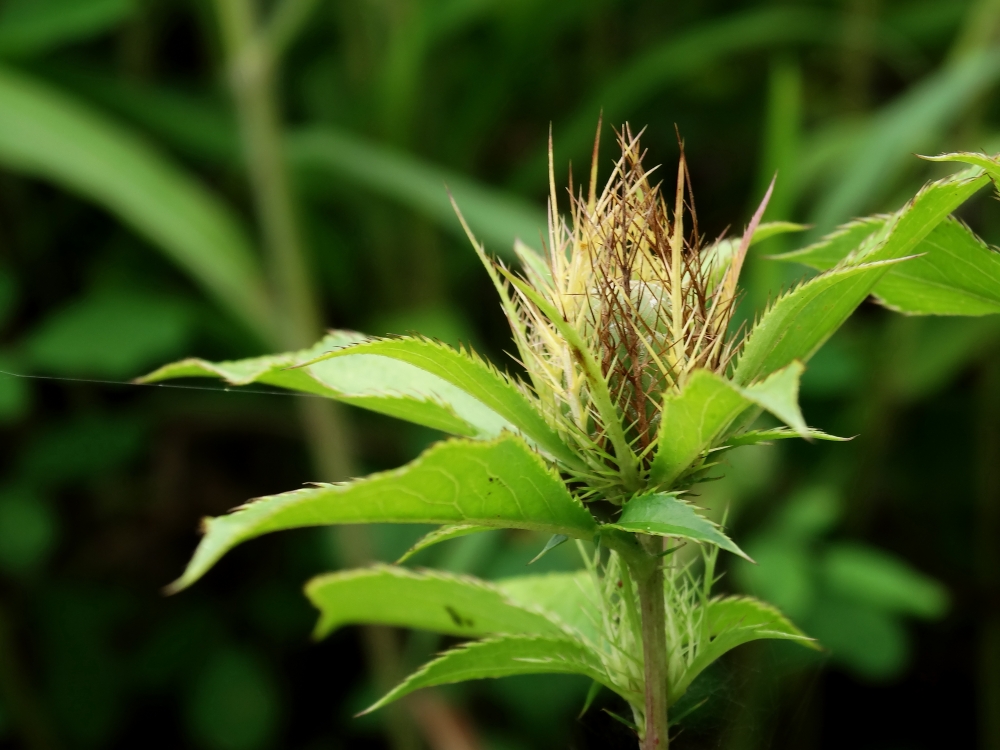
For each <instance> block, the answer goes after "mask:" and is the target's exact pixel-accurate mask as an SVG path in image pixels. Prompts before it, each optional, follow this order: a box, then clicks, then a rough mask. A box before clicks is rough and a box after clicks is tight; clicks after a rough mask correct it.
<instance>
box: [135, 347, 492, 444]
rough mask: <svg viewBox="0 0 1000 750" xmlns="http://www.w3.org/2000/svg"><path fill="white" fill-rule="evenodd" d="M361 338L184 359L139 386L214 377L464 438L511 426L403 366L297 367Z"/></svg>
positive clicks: (365, 358) (380, 361)
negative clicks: (235, 356)
mask: <svg viewBox="0 0 1000 750" xmlns="http://www.w3.org/2000/svg"><path fill="white" fill-rule="evenodd" d="M364 340H365V337H364V336H362V335H361V334H358V333H354V332H352V331H334V332H331V333H330V334H328V335H327V336H325V337H324V338H323V339H322V340H321V341H320V342H319V343H317V344H315V345H314V346H312V347H310V348H309V349H303V350H302V351H298V352H287V353H285V354H274V355H268V356H265V357H253V358H251V359H243V360H238V361H235V362H207V361H205V360H203V359H185V360H181V361H180V362H175V363H173V364H170V365H166V366H164V367H161V368H160V369H159V370H156V371H155V372H153V373H150V374H149V375H147V376H145V377H144V378H140V379H139V382H140V383H157V382H160V381H163V380H169V379H172V378H188V377H217V378H222V379H223V380H225V381H226V382H227V383H229V384H231V385H237V386H243V385H249V384H251V383H262V384H265V385H272V386H277V387H279V388H288V389H290V390H294V391H300V392H303V393H311V394H313V395H317V396H326V397H327V398H332V399H336V400H337V401H342V402H344V403H347V404H351V405H353V406H358V407H360V408H362V409H370V410H371V411H377V412H380V413H382V414H388V415H389V416H392V417H397V418H399V419H405V420H407V421H410V422H415V423H417V424H422V425H425V426H427V427H433V428H434V429H437V430H442V431H443V432H449V433H452V434H454V435H461V436H464V437H496V436H497V435H499V434H500V433H501V432H502V431H503V430H504V429H510V428H511V426H510V424H509V423H508V422H507V421H506V420H504V419H503V418H502V417H500V416H499V415H498V414H496V413H495V412H493V411H492V410H491V409H489V408H487V407H486V406H484V405H483V404H482V402H480V401H478V400H477V399H475V398H473V397H471V396H469V395H467V394H466V393H465V392H464V391H462V390H461V389H459V388H457V387H456V386H454V385H452V384H450V383H448V382H447V381H445V380H442V379H441V378H439V377H437V376H436V375H433V374H431V373H428V372H426V371H424V370H421V369H419V368H417V367H414V366H412V365H409V364H407V363H405V362H401V361H398V360H392V359H389V358H386V357H376V356H374V355H367V354H366V355H360V356H357V357H349V358H342V359H332V360H325V361H322V362H318V363H315V364H312V365H308V366H302V365H303V364H304V363H308V362H312V361H314V360H316V358H317V357H318V356H320V355H322V354H325V353H326V352H329V351H330V350H332V349H337V348H340V347H344V346H348V345H350V344H355V343H357V342H359V341H364Z"/></svg>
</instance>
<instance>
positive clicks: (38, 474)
mask: <svg viewBox="0 0 1000 750" xmlns="http://www.w3.org/2000/svg"><path fill="white" fill-rule="evenodd" d="M144 431H145V428H144V425H143V423H142V422H141V421H140V420H138V419H136V418H134V417H133V416H130V415H111V414H99V413H98V414H87V415H85V416H81V417H79V418H77V419H73V420H69V421H63V422H59V423H56V424H53V425H51V426H49V427H47V428H44V429H42V430H40V431H39V432H38V433H36V434H35V435H34V436H33V437H32V439H31V441H30V442H28V443H27V445H25V446H24V449H23V454H22V456H21V460H20V461H19V467H18V468H19V471H20V473H21V474H22V475H23V476H24V477H25V478H26V479H27V480H29V481H31V482H32V483H34V484H40V485H58V484H61V483H70V482H79V481H81V480H86V479H90V478H93V477H98V476H100V475H101V474H104V473H107V472H110V471H113V470H115V469H117V468H118V467H120V466H122V465H124V464H125V463H127V462H128V461H130V460H132V459H133V458H134V457H135V456H136V455H137V454H138V452H139V451H140V450H141V448H142V444H143V436H144Z"/></svg>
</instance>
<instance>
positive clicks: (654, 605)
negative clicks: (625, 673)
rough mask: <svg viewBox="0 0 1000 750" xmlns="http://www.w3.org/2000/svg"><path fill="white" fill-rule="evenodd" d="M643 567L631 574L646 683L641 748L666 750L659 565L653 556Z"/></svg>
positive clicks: (664, 638)
mask: <svg viewBox="0 0 1000 750" xmlns="http://www.w3.org/2000/svg"><path fill="white" fill-rule="evenodd" d="M644 541H645V540H644ZM650 541H652V540H650ZM656 541H659V540H658V539H657V540H656ZM645 563H646V564H645V565H643V566H642V567H641V568H639V569H636V568H633V571H632V574H633V577H634V578H635V581H636V588H637V589H638V592H639V614H640V616H641V617H642V660H643V667H644V669H643V673H644V678H645V683H646V728H645V735H644V736H643V738H642V745H641V748H642V750H667V747H668V745H669V743H670V737H669V735H668V730H669V727H668V724H667V687H668V686H667V633H666V608H665V607H666V605H665V603H664V598H663V565H662V564H661V561H660V560H659V558H657V557H656V556H655V552H654V554H653V555H650V556H649V558H648V560H646V561H645Z"/></svg>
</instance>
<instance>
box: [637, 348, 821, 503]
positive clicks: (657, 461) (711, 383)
mask: <svg viewBox="0 0 1000 750" xmlns="http://www.w3.org/2000/svg"><path fill="white" fill-rule="evenodd" d="M802 370H803V367H802V365H801V364H800V363H798V362H793V363H792V364H790V365H789V366H787V367H785V368H783V369H781V370H779V371H778V372H775V373H773V374H772V375H771V376H770V377H769V378H767V379H766V380H764V381H763V382H760V383H754V384H753V385H751V386H748V387H747V388H739V387H737V386H736V385H734V384H733V383H731V382H730V381H728V380H726V379H725V378H723V377H722V376H720V375H716V374H715V373H713V372H710V371H708V370H696V371H695V372H694V373H692V375H691V377H690V378H688V381H687V383H685V384H684V387H683V388H682V389H681V390H680V392H679V393H673V394H669V395H668V396H667V397H666V398H665V399H664V403H663V416H662V418H661V420H662V421H661V428H660V431H659V434H658V436H657V446H656V455H655V456H654V457H653V465H652V467H651V468H650V482H652V483H654V484H657V485H660V486H666V487H670V486H672V485H673V483H674V482H675V481H676V480H677V479H678V478H679V477H681V476H683V475H684V474H685V472H686V471H687V470H688V469H689V468H690V467H692V466H693V465H695V463H696V462H697V461H698V459H699V457H701V456H702V455H704V454H705V452H706V451H708V450H709V449H710V448H712V447H713V446H714V445H715V444H716V443H717V441H718V440H719V438H720V437H721V436H722V435H724V434H725V430H726V428H727V427H729V426H730V425H731V424H732V423H733V420H735V419H736V417H738V416H739V415H740V414H742V413H743V412H744V411H745V410H746V409H747V408H748V407H750V406H752V405H754V404H756V405H757V406H760V407H761V408H764V409H767V410H768V411H769V412H771V413H772V414H774V416H776V417H778V419H781V420H782V421H784V422H786V423H788V424H789V425H790V426H791V427H793V428H794V429H795V430H796V432H798V433H799V435H801V436H803V437H807V436H809V435H810V433H809V429H808V428H807V427H806V426H805V420H804V419H803V418H802V414H801V412H800V411H799V407H798V393H799V379H800V377H801V375H802Z"/></svg>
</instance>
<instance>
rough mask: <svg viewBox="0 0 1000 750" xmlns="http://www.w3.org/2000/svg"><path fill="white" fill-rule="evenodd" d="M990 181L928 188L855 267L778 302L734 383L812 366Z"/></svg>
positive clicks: (972, 177) (971, 179)
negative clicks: (896, 271)
mask: <svg viewBox="0 0 1000 750" xmlns="http://www.w3.org/2000/svg"><path fill="white" fill-rule="evenodd" d="M988 179H989V178H988V177H987V176H986V175H985V174H983V173H982V172H981V171H980V170H978V169H974V170H968V171H965V172H961V173H959V174H956V175H953V176H951V177H948V178H945V179H943V180H938V181H937V182H932V183H929V184H927V185H925V186H924V187H923V188H922V189H921V190H920V192H918V193H917V195H916V196H915V197H914V198H913V200H911V201H910V202H909V203H908V204H907V205H906V206H904V207H903V208H902V209H900V210H899V211H897V212H896V214H894V215H893V217H892V218H891V219H890V220H888V221H887V222H886V224H885V225H884V226H883V227H882V229H880V230H878V231H876V232H875V233H874V234H873V235H871V237H870V238H869V239H868V240H867V241H866V243H865V245H864V247H862V248H860V249H859V251H858V252H857V253H856V254H855V257H854V258H853V259H852V264H850V265H845V266H838V267H837V268H835V269H833V270H832V271H829V272H828V273H825V274H823V275H821V276H817V277H816V278H814V279H811V280H810V281H808V282H806V283H804V284H802V285H801V286H799V287H797V288H796V289H794V290H793V291H791V292H789V293H788V294H786V295H784V296H783V297H781V298H779V299H778V301H777V302H775V303H774V304H773V305H772V306H771V307H770V308H769V309H768V310H767V312H765V313H764V315H763V316H762V317H761V319H760V321H759V322H758V323H757V325H755V326H754V328H753V329H752V330H751V332H750V334H749V337H748V339H747V343H746V346H745V347H744V349H743V353H742V355H741V356H740V360H739V362H738V363H737V365H736V369H735V371H734V373H733V380H734V381H736V382H737V383H738V384H746V383H750V382H752V381H754V380H757V379H759V378H761V377H764V376H766V375H768V374H770V373H772V372H774V371H775V370H777V369H779V368H781V367H785V366H786V365H788V364H789V363H791V362H792V361H794V360H796V359H798V360H801V361H803V362H804V361H806V360H808V359H809V357H811V356H812V355H813V354H814V353H815V352H816V350H817V349H819V347H820V346H822V345H823V343H824V342H826V340H827V339H828V338H829V337H830V336H831V335H833V333H834V331H836V330H837V329H838V328H840V326H841V325H843V323H844V321H846V320H847V318H848V317H849V316H850V315H851V313H852V312H854V310H855V308H857V306H858V305H860V304H861V303H862V302H863V301H864V299H865V298H866V297H867V296H868V295H869V294H870V293H871V291H872V289H873V288H874V287H875V285H876V284H877V283H878V282H879V281H880V280H881V279H882V278H883V276H884V275H885V274H886V273H888V271H889V270H890V268H891V262H894V261H898V260H900V259H903V258H906V257H907V256H910V255H912V254H913V253H914V252H916V248H917V246H918V245H919V244H920V242H921V241H922V240H923V239H924V238H925V237H926V236H927V235H928V234H929V233H930V232H931V231H932V230H933V229H934V227H936V226H937V225H938V224H940V223H941V222H942V221H944V220H945V218H946V217H947V216H948V214H950V213H951V212H952V211H953V210H954V209H956V208H957V207H958V206H960V205H961V204H962V203H964V202H965V201H966V200H967V199H968V198H969V197H971V196H972V195H973V194H974V193H975V192H976V191H978V190H979V189H980V188H981V187H983V185H984V184H985V183H986V182H987V181H988ZM906 262H912V260H908V261H906Z"/></svg>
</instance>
